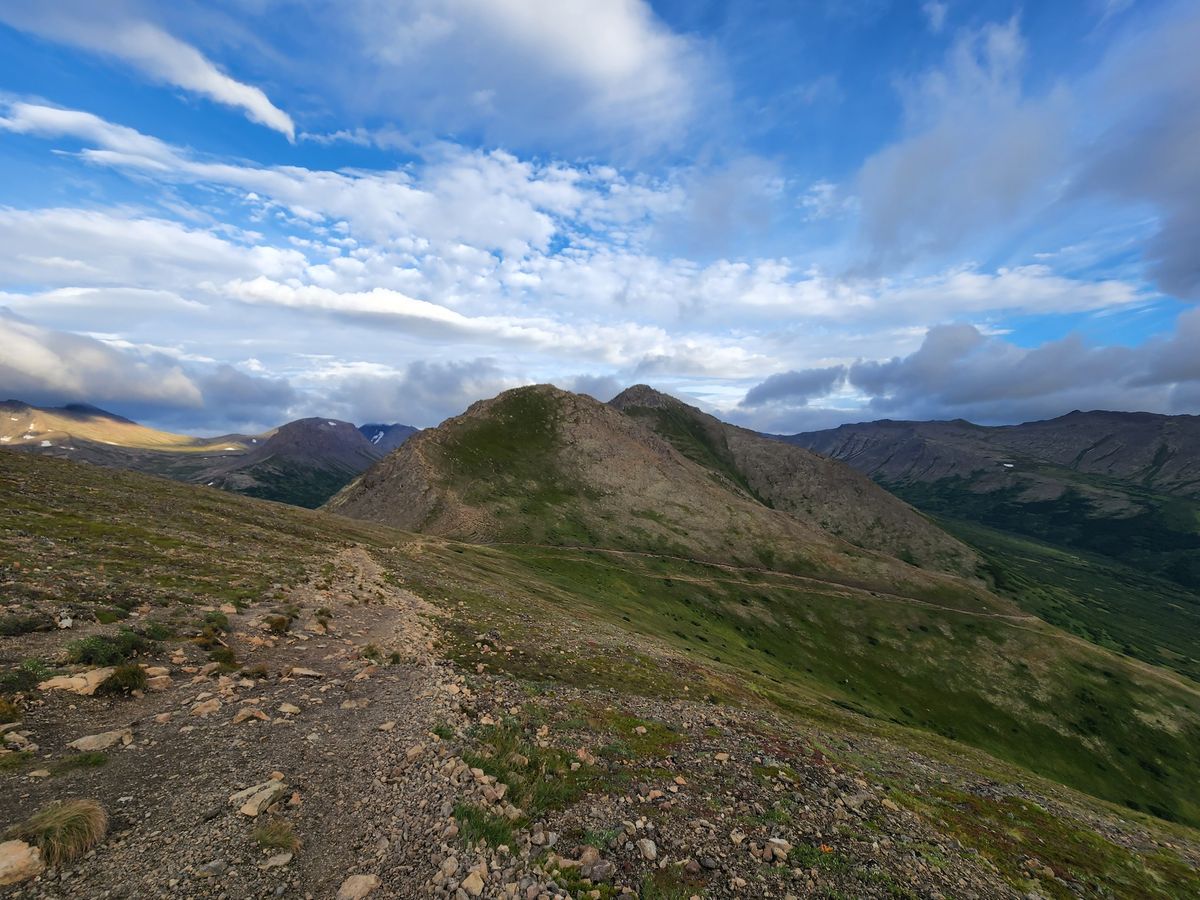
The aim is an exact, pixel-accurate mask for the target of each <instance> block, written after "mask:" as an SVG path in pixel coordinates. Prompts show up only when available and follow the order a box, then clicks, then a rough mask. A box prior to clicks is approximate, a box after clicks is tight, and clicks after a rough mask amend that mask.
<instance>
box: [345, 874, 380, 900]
mask: <svg viewBox="0 0 1200 900" xmlns="http://www.w3.org/2000/svg"><path fill="white" fill-rule="evenodd" d="M377 887H379V876H378V875H351V876H350V877H349V878H347V879H346V880H345V881H343V882H342V886H341V887H340V888H338V892H337V898H336V900H362V898H363V897H365V896H367V894H369V893H371V891H373V890H375V888H377Z"/></svg>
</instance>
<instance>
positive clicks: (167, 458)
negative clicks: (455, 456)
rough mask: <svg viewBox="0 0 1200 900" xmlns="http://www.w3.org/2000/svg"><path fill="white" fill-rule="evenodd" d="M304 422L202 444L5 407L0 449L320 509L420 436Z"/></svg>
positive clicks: (118, 421)
mask: <svg viewBox="0 0 1200 900" xmlns="http://www.w3.org/2000/svg"><path fill="white" fill-rule="evenodd" d="M364 428H374V429H375V430H374V431H373V432H372V434H374V435H377V436H378V440H377V442H376V443H372V442H371V441H370V440H368V438H367V437H366V436H365V435H364V434H363V432H362V430H361V429H358V428H355V427H354V426H353V425H350V424H348V423H346V422H337V421H334V420H330V419H315V418H314V419H299V420H297V421H295V422H290V423H288V424H286V425H283V426H281V427H279V428H275V429H272V430H270V431H268V432H266V433H264V434H260V435H253V436H250V435H240V434H232V435H224V436H221V437H214V438H197V437H190V436H188V435H182V434H172V433H170V432H166V431H158V430H156V429H153V428H148V427H146V426H144V425H139V424H137V423H136V422H132V421H130V420H129V419H125V418H122V417H121V416H117V415H114V414H112V413H109V412H105V411H104V410H100V409H96V408H95V407H92V406H85V405H73V406H66V407H61V408H57V409H43V408H39V407H33V406H29V405H28V404H25V403H20V402H19V401H15V400H10V401H7V402H6V403H2V404H0V447H4V448H7V449H13V450H20V451H23V452H27V453H34V454H37V455H39V456H54V457H58V458H62V459H74V460H79V461H81V462H88V463H92V464H93V465H101V466H106V467H109V468H116V469H132V470H134V471H138V472H147V473H150V474H155V475H164V476H166V477H168V478H174V479H177V480H180V481H191V482H195V483H197V484H206V485H209V486H212V487H219V488H221V489H223V490H230V491H236V492H239V493H245V494H249V495H250V496H253V497H259V498H261V499H265V500H277V501H280V502H283V503H291V504H294V505H297V506H307V507H310V508H312V507H317V506H320V505H321V504H322V503H324V502H325V501H326V500H328V499H329V498H330V497H331V496H333V495H334V494H335V493H337V491H338V490H340V489H341V488H342V487H343V486H344V485H345V484H346V483H347V482H348V481H350V480H351V479H352V478H353V477H354V476H355V475H357V474H359V473H360V472H362V471H363V470H364V469H366V468H367V467H368V466H370V465H371V464H372V463H373V462H375V460H377V459H379V458H380V457H381V456H383V455H385V454H386V453H387V452H388V449H389V447H391V446H399V444H400V443H403V440H404V439H405V438H406V437H407V436H408V434H410V433H412V432H413V431H415V429H411V428H409V426H407V425H381V426H364Z"/></svg>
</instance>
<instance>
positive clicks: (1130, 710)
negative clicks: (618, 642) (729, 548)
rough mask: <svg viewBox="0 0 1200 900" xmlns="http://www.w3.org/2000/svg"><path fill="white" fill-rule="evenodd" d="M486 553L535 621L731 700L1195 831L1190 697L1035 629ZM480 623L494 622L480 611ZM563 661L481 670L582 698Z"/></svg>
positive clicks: (670, 572) (583, 561)
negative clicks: (657, 653) (505, 672)
mask: <svg viewBox="0 0 1200 900" xmlns="http://www.w3.org/2000/svg"><path fill="white" fill-rule="evenodd" d="M491 552H492V553H495V552H496V551H491ZM500 554H501V555H502V556H503V557H505V558H507V559H508V560H510V561H511V562H513V563H515V564H516V569H515V570H512V571H510V572H509V574H508V575H507V577H508V578H510V579H512V580H513V581H514V582H516V583H520V584H522V586H523V587H524V589H525V590H526V592H527V593H533V592H535V591H536V592H540V593H541V596H542V598H543V600H544V602H545V603H546V604H547V608H548V609H549V610H554V609H556V608H563V609H566V608H572V609H573V610H575V611H576V613H577V612H578V611H580V610H582V611H585V612H586V613H587V614H588V615H591V616H596V617H599V618H601V619H604V620H607V621H609V622H612V623H614V624H619V625H621V626H622V627H625V628H628V629H631V630H633V631H635V632H638V633H641V634H644V635H647V636H653V637H655V638H657V639H661V640H665V641H666V642H667V643H669V644H671V645H673V646H674V647H675V648H677V650H679V651H682V652H683V653H684V654H685V655H686V658H689V659H692V660H694V661H695V662H696V663H697V664H699V665H706V666H713V665H715V666H718V667H720V668H722V669H725V670H727V671H729V672H731V673H738V674H739V676H740V678H739V688H740V689H741V690H742V691H744V692H747V693H748V694H749V695H751V696H753V695H757V696H758V697H759V698H760V701H761V700H767V701H769V702H773V703H776V704H778V705H781V706H782V707H783V708H789V709H794V710H799V709H807V708H811V705H812V702H813V699H814V698H824V702H826V703H828V704H831V705H833V706H835V707H836V708H840V709H845V710H850V711H853V712H857V713H859V714H862V715H865V716H868V717H872V718H875V719H877V720H880V721H883V722H888V723H892V724H896V725H902V726H906V727H913V728H920V729H924V730H927V731H931V732H934V733H936V734H939V735H941V736H943V737H947V738H950V739H953V740H956V741H961V742H963V743H966V744H969V745H971V746H974V747H977V748H980V749H982V750H985V751H987V752H989V753H991V754H994V755H995V756H997V757H999V758H1000V759H1003V760H1007V761H1009V762H1013V763H1016V764H1018V765H1022V766H1025V767H1027V768H1029V769H1031V770H1033V771H1035V772H1038V773H1039V774H1042V775H1045V776H1047V777H1049V778H1052V779H1055V780H1058V781H1062V782H1064V783H1066V784H1069V785H1071V786H1073V787H1076V788H1079V789H1081V790H1084V791H1086V792H1089V793H1092V794H1095V795H1096V796H1099V797H1102V798H1105V799H1108V800H1111V801H1113V802H1116V803H1121V804H1124V805H1126V806H1128V807H1130V808H1131V809H1137V810H1141V811H1146V812H1150V813H1152V814H1154V815H1157V816H1160V817H1163V818H1167V819H1173V820H1178V821H1181V822H1188V823H1193V824H1195V823H1200V790H1194V789H1193V788H1192V786H1194V785H1200V758H1198V756H1197V754H1196V753H1195V752H1194V747H1195V746H1197V745H1200V692H1197V691H1195V690H1192V689H1189V688H1188V687H1187V686H1186V685H1184V684H1181V683H1174V682H1172V681H1171V680H1170V678H1167V677H1160V676H1158V675H1156V674H1154V673H1151V672H1145V671H1143V670H1140V669H1138V668H1137V667H1135V666H1131V665H1130V664H1129V663H1128V662H1126V661H1124V660H1122V659H1121V658H1120V657H1118V656H1114V655H1112V654H1108V653H1105V652H1104V651H1102V650H1100V649H1092V648H1090V647H1089V646H1088V645H1087V644H1085V643H1081V642H1077V641H1073V640H1071V639H1069V638H1066V637H1064V636H1062V635H1061V633H1059V632H1056V631H1054V630H1053V629H1051V628H1049V627H1047V626H1045V625H1042V624H1040V623H1038V622H1036V621H1008V620H1005V619H998V618H992V617H988V616H978V615H970V614H967V613H965V612H963V613H957V612H954V611H951V610H946V609H941V608H937V607H934V606H929V605H922V604H920V603H905V602H903V601H902V600H899V599H896V600H892V601H886V600H883V599H881V598H879V597H876V596H874V595H872V594H871V593H870V592H867V591H850V590H839V589H836V588H830V587H825V588H821V587H820V586H817V585H809V584H808V583H806V582H803V581H796V580H794V579H793V580H789V579H786V578H783V577H779V576H770V575H766V574H761V573H741V574H738V573H734V572H730V571H728V570H714V569H713V568H712V567H706V566H703V565H699V564H687V563H681V562H677V561H666V560H634V559H628V558H627V559H624V560H621V561H620V562H614V561H613V560H612V559H611V557H608V556H606V555H605V554H601V553H586V552H581V551H568V550H546V549H536V548H519V547H513V548H504V549H503V550H502V551H500ZM461 569H462V567H461V566H460V572H461ZM539 585H542V587H539ZM547 587H549V588H550V589H549V590H547ZM490 608H491V609H492V610H493V612H492V616H493V618H495V615H496V614H495V604H494V600H493V601H492V603H491V607H490ZM465 627H466V628H467V629H468V630H470V629H472V628H473V627H474V626H471V625H466V626H465ZM469 658H471V657H469ZM479 658H480V659H483V657H479ZM568 659H569V657H565V656H563V655H560V654H549V655H548V657H546V658H542V657H540V656H539V655H538V654H537V653H536V651H534V652H533V653H529V654H527V655H526V656H524V657H519V658H517V659H515V660H513V661H512V663H511V664H510V663H509V661H508V660H497V659H495V657H494V655H492V657H491V658H490V659H489V660H488V663H489V665H492V666H497V667H503V668H505V669H510V670H512V671H513V672H514V673H515V674H519V675H521V676H522V677H534V678H537V677H538V676H539V673H541V677H542V678H546V677H549V676H548V673H551V672H552V673H553V674H554V677H555V678H556V679H558V680H568V679H569V678H570V677H571V676H572V675H575V674H579V675H580V676H581V677H582V681H583V682H584V683H589V676H591V677H595V674H594V673H590V672H589V671H588V669H589V665H592V666H594V667H595V668H597V669H598V670H600V671H602V670H603V666H604V665H605V664H606V663H605V662H604V661H603V659H600V660H597V659H596V657H586V656H583V657H578V658H576V659H575V660H574V661H573V662H571V663H570V667H568V665H566V664H565V663H566V661H567V660H568ZM660 670H661V667H660ZM627 689H628V688H627Z"/></svg>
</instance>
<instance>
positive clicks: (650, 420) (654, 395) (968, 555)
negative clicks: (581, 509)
mask: <svg viewBox="0 0 1200 900" xmlns="http://www.w3.org/2000/svg"><path fill="white" fill-rule="evenodd" d="M609 404H610V405H611V406H612V407H613V408H615V409H619V410H620V411H621V412H623V413H625V414H626V415H628V416H632V417H634V418H636V419H638V420H639V421H641V422H643V423H645V424H646V425H648V426H649V427H650V428H651V429H652V430H653V431H654V432H655V433H657V434H658V435H659V436H660V437H662V438H663V439H664V440H666V441H667V442H669V443H670V444H671V445H672V446H673V447H674V448H675V449H676V450H678V451H679V452H680V453H681V454H683V455H684V456H686V457H687V458H688V459H690V460H692V461H693V462H695V463H697V464H699V465H701V466H704V467H705V468H707V469H709V470H710V471H711V472H713V473H715V474H717V475H719V476H721V477H723V478H727V479H729V480H730V481H732V482H733V483H734V484H736V485H738V486H740V487H741V488H743V489H744V490H746V491H747V492H748V493H749V494H751V495H752V496H753V497H755V498H756V499H758V500H759V501H760V502H762V503H763V504H764V505H766V506H769V507H771V508H772V509H778V510H781V511H782V512H785V513H787V514H788V515H790V516H791V517H792V518H794V519H797V520H799V521H802V522H805V523H807V524H809V525H812V526H815V527H817V528H820V529H821V530H822V531H826V532H829V533H830V534H834V535H837V536H838V537H841V538H844V539H845V540H847V541H849V542H850V543H852V544H854V545H856V546H859V547H866V548H869V549H871V550H878V551H880V552H882V553H886V554H888V555H889V556H895V557H898V558H900V559H903V560H906V561H907V562H911V563H913V564H916V565H921V566H927V567H929V568H934V569H941V570H944V571H950V572H954V573H958V574H973V573H974V572H975V569H976V567H977V566H978V564H979V558H978V556H977V555H976V554H975V553H974V552H973V551H971V550H970V549H969V548H968V547H966V546H965V545H964V544H962V543H961V542H959V541H957V540H955V539H953V538H951V537H950V536H949V535H948V534H946V533H945V532H944V531H942V530H941V529H940V528H939V527H937V526H936V525H934V524H932V523H931V522H930V521H929V520H928V519H927V518H926V517H925V516H923V515H921V514H920V513H918V512H917V511H916V510H914V509H913V508H912V507H911V506H909V505H908V504H906V503H904V502H903V501H900V500H897V499H896V498H895V497H893V496H892V495H891V494H889V493H887V491H884V490H881V489H880V488H879V487H878V485H876V484H875V483H874V482H872V481H871V480H870V479H869V478H866V477H864V476H862V475H861V474H859V473H858V472H856V471H854V470H853V469H851V468H850V467H849V466H846V465H842V464H840V463H837V462H834V461H832V460H830V459H828V458H827V457H824V456H819V455H817V454H815V453H811V452H809V451H807V450H804V449H802V448H800V447H794V446H789V445H787V444H782V443H780V442H778V441H773V440H771V439H770V438H765V437H763V436H762V435H760V434H758V433H757V432H753V431H749V430H747V429H745V428H738V427H737V426H735V425H729V424H727V423H725V422H722V421H720V420H719V419H717V418H715V417H713V416H710V415H708V414H707V413H704V412H702V411H701V410H699V409H696V408H695V407H693V406H688V405H687V404H685V403H683V402H681V401H680V400H677V399H675V398H674V397H670V396H668V395H666V394H663V393H660V392H658V391H655V390H654V389H653V388H650V387H647V386H646V385H635V386H634V387H631V388H628V389H627V390H625V391H623V392H622V393H621V394H619V395H618V396H616V397H614V398H613V399H612V400H610V401H609Z"/></svg>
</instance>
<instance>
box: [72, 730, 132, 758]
mask: <svg viewBox="0 0 1200 900" xmlns="http://www.w3.org/2000/svg"><path fill="white" fill-rule="evenodd" d="M118 743H120V744H122V745H123V746H125V747H128V746H129V745H130V744H132V743H133V732H132V731H131V730H129V729H128V728H119V729H117V730H116V731H105V732H102V733H101V734H89V735H88V736H87V737H81V738H76V739H75V740H73V741H71V743H69V744H67V746H68V747H70V748H71V749H72V750H80V751H83V752H85V753H87V752H92V751H95V750H107V749H108V748H109V747H115V746H116V745H117V744H118Z"/></svg>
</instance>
